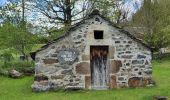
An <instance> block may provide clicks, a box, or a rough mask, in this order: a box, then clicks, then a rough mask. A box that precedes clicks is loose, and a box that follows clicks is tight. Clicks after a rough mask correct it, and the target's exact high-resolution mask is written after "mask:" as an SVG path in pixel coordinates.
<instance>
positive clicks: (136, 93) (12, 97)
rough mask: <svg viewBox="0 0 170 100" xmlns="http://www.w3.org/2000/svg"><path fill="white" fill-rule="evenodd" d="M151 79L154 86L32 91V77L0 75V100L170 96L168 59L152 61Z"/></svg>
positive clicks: (115, 99) (141, 99)
mask: <svg viewBox="0 0 170 100" xmlns="http://www.w3.org/2000/svg"><path fill="white" fill-rule="evenodd" d="M153 79H154V80H155V81H156V84H157V85H156V86H154V87H145V88H144V87H141V88H123V89H114V90H104V91H76V92H75V91H74V92H73V91H72V92H69V91H65V92H64V91H55V92H43V93H33V92H32V91H31V87H30V86H31V84H32V82H33V77H25V78H22V79H10V78H6V77H0V100H153V96H157V95H161V96H167V97H169V98H170V60H163V61H153Z"/></svg>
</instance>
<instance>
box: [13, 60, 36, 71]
mask: <svg viewBox="0 0 170 100" xmlns="http://www.w3.org/2000/svg"><path fill="white" fill-rule="evenodd" d="M12 65H13V68H14V69H16V70H22V69H25V68H32V67H34V62H33V61H17V62H13V63H12Z"/></svg>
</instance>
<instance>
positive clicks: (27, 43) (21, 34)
mask: <svg viewBox="0 0 170 100" xmlns="http://www.w3.org/2000/svg"><path fill="white" fill-rule="evenodd" d="M35 40H36V38H35V37H34V35H33V34H31V33H29V32H27V31H26V30H25V29H23V28H22V27H20V25H18V26H17V25H15V26H14V25H13V24H12V23H10V22H6V23H4V24H3V26H1V27H0V45H1V46H2V47H3V48H2V49H14V50H16V51H17V52H18V53H20V54H22V55H23V56H24V57H25V58H27V57H28V55H29V53H30V52H31V50H32V47H33V46H34V45H35Z"/></svg>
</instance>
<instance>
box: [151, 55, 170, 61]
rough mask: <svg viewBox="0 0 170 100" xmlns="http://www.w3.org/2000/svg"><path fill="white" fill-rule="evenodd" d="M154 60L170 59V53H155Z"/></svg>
mask: <svg viewBox="0 0 170 100" xmlns="http://www.w3.org/2000/svg"><path fill="white" fill-rule="evenodd" d="M153 59H154V60H166V59H170V53H163V54H159V53H158V54H154V55H153Z"/></svg>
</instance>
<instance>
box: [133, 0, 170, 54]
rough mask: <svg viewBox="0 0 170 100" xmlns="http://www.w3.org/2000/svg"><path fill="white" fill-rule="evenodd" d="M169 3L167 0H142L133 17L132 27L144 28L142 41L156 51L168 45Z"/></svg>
mask: <svg viewBox="0 0 170 100" xmlns="http://www.w3.org/2000/svg"><path fill="white" fill-rule="evenodd" d="M169 16H170V2H169V1H168V0H161V2H160V1H159V0H144V2H143V5H142V7H141V9H140V10H139V11H137V13H136V14H135V15H134V16H133V19H132V23H133V25H134V26H138V27H144V28H145V31H144V36H143V39H144V40H145V41H146V42H147V43H148V44H149V45H150V47H152V48H153V51H158V50H159V49H160V48H164V47H166V46H167V45H168V44H169V43H170V39H169V38H170V33H169V29H168V26H169V22H170V20H169Z"/></svg>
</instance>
